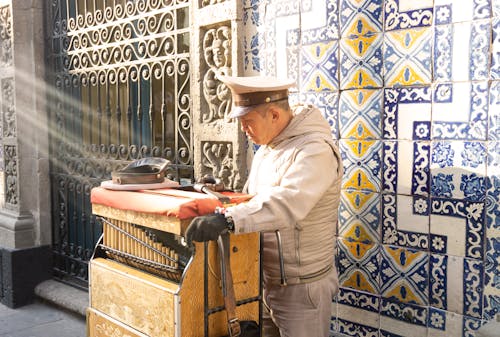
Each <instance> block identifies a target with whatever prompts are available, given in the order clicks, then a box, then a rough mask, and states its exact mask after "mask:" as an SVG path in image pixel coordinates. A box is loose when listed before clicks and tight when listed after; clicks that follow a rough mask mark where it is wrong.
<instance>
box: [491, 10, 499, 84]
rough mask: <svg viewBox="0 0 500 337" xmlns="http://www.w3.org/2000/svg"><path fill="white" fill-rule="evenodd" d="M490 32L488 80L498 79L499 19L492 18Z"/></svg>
mask: <svg viewBox="0 0 500 337" xmlns="http://www.w3.org/2000/svg"><path fill="white" fill-rule="evenodd" d="M491 26H492V28H491V30H492V32H493V37H492V39H493V41H492V44H491V68H490V78H491V79H492V80H499V79H500V18H494V19H493V20H492V21H491Z"/></svg>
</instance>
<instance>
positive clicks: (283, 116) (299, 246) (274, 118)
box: [186, 76, 343, 337]
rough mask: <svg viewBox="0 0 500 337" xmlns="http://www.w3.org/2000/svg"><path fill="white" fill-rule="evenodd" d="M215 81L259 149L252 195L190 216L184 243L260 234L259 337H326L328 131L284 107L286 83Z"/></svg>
mask: <svg viewBox="0 0 500 337" xmlns="http://www.w3.org/2000/svg"><path fill="white" fill-rule="evenodd" d="M219 79H220V80H221V81H222V82H223V83H225V84H226V85H227V86H228V87H229V88H230V89H231V92H232V98H233V109H232V111H231V114H230V117H232V118H238V119H239V121H240V123H241V129H242V131H243V132H245V133H246V135H247V137H248V138H250V139H251V140H252V141H253V142H254V143H255V144H259V145H261V146H260V147H259V149H258V151H257V152H256V154H255V157H254V159H253V162H252V167H251V171H250V174H249V177H248V181H247V183H246V184H245V188H244V192H246V193H249V194H251V195H253V198H252V199H251V200H250V201H248V202H247V203H244V204H239V205H235V206H231V207H228V208H227V209H225V212H223V213H224V214H211V215H206V216H200V217H197V218H195V219H193V221H192V222H191V224H190V226H189V227H188V229H187V232H186V238H187V240H188V242H190V241H191V240H194V241H208V240H215V239H217V237H218V236H219V234H220V233H222V232H224V231H227V230H230V231H234V233H236V234H239V233H248V232H261V233H262V242H263V245H262V259H263V263H262V268H263V302H264V308H265V309H266V310H265V312H264V313H263V321H262V326H263V335H264V336H281V337H314V336H318V337H320V336H321V337H327V336H328V335H329V327H330V319H331V302H332V298H333V296H334V295H335V294H336V293H337V291H338V278H337V270H336V267H335V262H334V255H335V246H336V239H335V235H336V225H337V219H338V205H339V198H340V184H341V178H342V173H343V168H342V162H341V157H340V154H339V151H338V149H337V147H336V146H335V145H334V142H333V140H332V136H331V131H330V126H329V124H328V123H327V121H326V120H325V119H324V117H323V116H322V115H321V112H320V111H319V110H318V109H317V108H315V107H313V106H310V105H298V106H295V107H293V108H291V107H290V106H289V103H288V88H290V87H291V86H293V85H294V82H293V81H290V80H279V79H277V78H273V77H260V76H258V77H229V76H219Z"/></svg>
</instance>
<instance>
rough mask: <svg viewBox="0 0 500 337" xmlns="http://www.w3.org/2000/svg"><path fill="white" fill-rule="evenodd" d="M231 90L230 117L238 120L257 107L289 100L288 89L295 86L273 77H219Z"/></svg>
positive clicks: (293, 83) (288, 80) (291, 82)
mask: <svg viewBox="0 0 500 337" xmlns="http://www.w3.org/2000/svg"><path fill="white" fill-rule="evenodd" d="M217 78H218V79H219V80H220V81H221V82H223V83H224V84H225V85H227V86H228V87H229V89H231V93H232V96H233V108H232V110H231V113H230V114H229V117H231V118H238V117H241V116H244V115H246V114H247V113H249V112H250V111H251V110H252V109H253V108H254V107H255V106H256V105H259V104H264V103H271V102H276V101H281V100H283V99H287V98H288V88H290V87H293V86H294V85H295V81H294V80H291V79H280V78H276V77H271V76H249V77H236V76H224V75H220V74H219V75H217Z"/></svg>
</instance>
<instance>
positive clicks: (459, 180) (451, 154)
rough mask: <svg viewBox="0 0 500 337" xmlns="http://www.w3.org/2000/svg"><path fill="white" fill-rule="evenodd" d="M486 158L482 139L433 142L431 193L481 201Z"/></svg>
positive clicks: (441, 196)
mask: <svg viewBox="0 0 500 337" xmlns="http://www.w3.org/2000/svg"><path fill="white" fill-rule="evenodd" d="M486 158H487V150H486V143H485V142H467V141H466V142H462V141H435V142H432V148H431V195H432V196H435V197H440V198H455V199H465V200H469V201H478V202H484V199H485V195H486Z"/></svg>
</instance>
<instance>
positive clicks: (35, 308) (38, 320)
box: [0, 300, 85, 337]
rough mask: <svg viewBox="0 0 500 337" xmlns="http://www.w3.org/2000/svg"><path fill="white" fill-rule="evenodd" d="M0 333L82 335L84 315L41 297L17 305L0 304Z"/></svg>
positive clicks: (4, 336) (6, 336)
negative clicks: (15, 307)
mask: <svg viewBox="0 0 500 337" xmlns="http://www.w3.org/2000/svg"><path fill="white" fill-rule="evenodd" d="M0 337H85V317H83V316H82V315H79V314H75V313H72V312H69V311H67V310H65V309H62V308H60V307H56V306H54V305H53V304H49V303H48V302H46V301H43V300H36V301H35V302H34V303H33V304H29V305H26V306H23V307H21V308H17V309H10V308H8V307H6V306H4V305H2V304H0Z"/></svg>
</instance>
